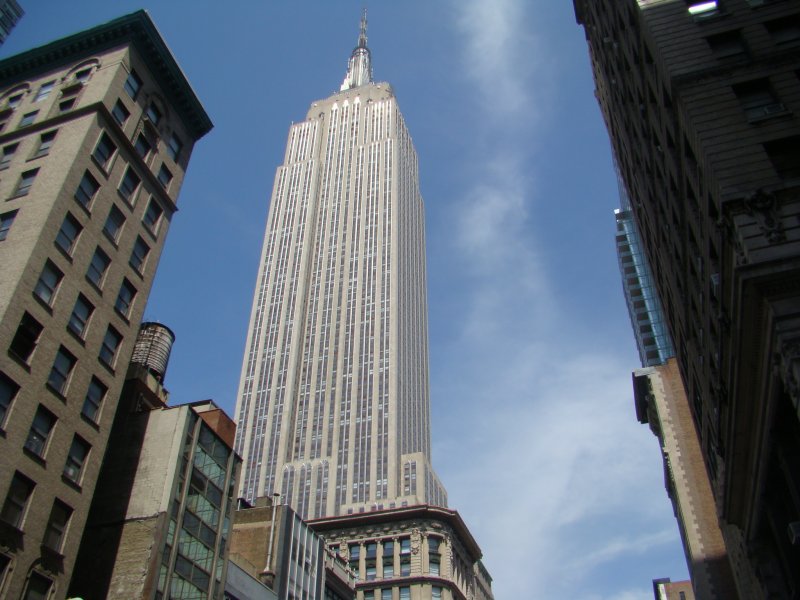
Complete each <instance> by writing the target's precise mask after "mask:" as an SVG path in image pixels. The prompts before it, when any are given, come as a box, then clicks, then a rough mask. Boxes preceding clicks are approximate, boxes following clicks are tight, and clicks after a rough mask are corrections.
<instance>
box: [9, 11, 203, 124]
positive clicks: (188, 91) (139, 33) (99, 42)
mask: <svg viewBox="0 0 800 600" xmlns="http://www.w3.org/2000/svg"><path fill="white" fill-rule="evenodd" d="M123 42H130V43H131V44H132V45H133V46H135V47H136V49H137V51H138V52H139V53H140V54H141V55H142V57H143V58H144V59H145V62H146V63H147V66H148V67H149V69H150V71H151V72H152V74H153V76H154V77H155V79H156V81H158V83H159V85H160V86H161V88H162V91H163V92H164V95H165V96H166V97H167V99H168V100H169V102H170V104H171V105H172V106H173V107H174V108H175V110H176V111H177V112H178V114H180V116H181V118H182V120H183V121H184V123H185V124H186V127H187V129H188V130H189V131H190V132H191V133H192V134H193V135H194V136H195V139H200V138H201V137H203V136H204V135H205V134H206V133H208V132H209V131H210V130H211V128H212V127H213V126H214V124H213V123H212V122H211V119H210V117H209V116H208V114H207V113H206V111H205V109H204V108H203V105H202V104H201V103H200V100H199V99H198V97H197V94H195V92H194V90H193V89H192V86H191V84H190V83H189V80H188V79H187V78H186V75H185V74H184V73H183V71H182V70H181V68H180V66H178V63H177V62H176V60H175V57H174V56H173V54H172V52H171V51H170V49H169V48H168V47H167V44H166V42H165V41H164V38H163V37H162V36H161V34H160V33H159V31H158V29H157V28H156V25H155V23H153V20H152V19H151V18H150V15H149V14H148V13H147V11H145V10H139V11H136V12H134V13H131V14H129V15H125V16H123V17H119V18H117V19H114V20H113V21H109V22H107V23H103V24H102V25H98V26H96V27H92V28H91V29H86V30H84V31H81V32H78V33H75V34H72V35H69V36H67V37H64V38H61V39H58V40H56V41H54V42H50V43H49V44H45V45H44V46H39V47H38V48H33V49H31V50H27V51H25V52H21V53H20V54H16V55H14V56H10V57H8V58H5V59H3V60H0V82H1V83H0V85H3V86H5V85H8V84H10V83H13V82H14V81H15V80H19V79H22V78H24V77H28V76H30V74H31V73H36V72H40V71H44V70H45V69H48V68H51V67H53V66H54V65H59V64H63V63H66V62H69V61H70V60H73V59H74V58H75V57H76V56H85V55H87V54H91V53H92V52H95V51H97V52H99V51H102V50H105V49H108V48H113V47H115V46H118V45H120V44H121V43H123Z"/></svg>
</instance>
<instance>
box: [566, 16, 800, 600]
mask: <svg viewBox="0 0 800 600" xmlns="http://www.w3.org/2000/svg"><path fill="white" fill-rule="evenodd" d="M574 6H575V13H576V17H577V20H578V22H579V23H580V24H582V25H583V26H584V29H585V33H586V38H587V41H588V45H589V52H590V56H591V61H592V68H593V71H594V77H595V83H596V95H597V98H598V101H599V103H600V108H601V111H602V113H603V116H604V119H605V122H606V126H607V128H608V131H609V135H610V137H611V143H612V147H613V151H614V154H615V158H616V161H617V164H618V166H619V171H620V174H621V177H622V180H623V181H624V184H625V188H626V190H627V192H628V194H629V196H630V198H631V201H632V207H631V208H632V213H633V216H634V218H635V220H636V225H637V227H638V231H639V235H640V238H641V241H642V245H643V247H644V252H645V255H646V256H647V259H648V261H649V263H650V266H651V267H652V271H653V277H654V279H655V283H656V288H657V290H658V294H659V297H660V300H661V304H662V306H663V309H664V314H665V319H666V322H667V325H668V329H669V333H670V335H671V337H672V340H673V343H674V347H675V356H676V359H677V364H678V368H679V371H680V375H681V378H682V381H683V384H684V387H685V390H686V394H687V397H688V398H689V404H690V407H691V408H690V410H691V414H692V418H693V419H694V423H695V426H696V428H697V432H698V435H699V439H700V448H701V451H702V455H703V460H704V464H705V468H706V471H707V475H708V477H709V479H710V483H711V489H712V490H713V494H714V499H715V504H716V510H717V513H718V516H719V522H720V526H721V529H722V533H723V538H724V541H725V545H726V547H727V551H728V555H729V557H730V561H731V567H732V571H733V574H734V577H735V579H736V585H737V588H738V593H739V596H740V597H741V598H748V599H756V600H758V599H761V598H793V597H797V596H798V594H800V569H798V565H800V385H798V382H799V381H800V352H798V350H797V349H798V347H800V297H799V296H800V219H799V218H798V216H799V215H800V194H798V190H799V189H800V119H798V117H797V115H798V114H800V79H798V72H799V70H800V11H799V10H798V7H797V3H794V2H782V1H770V0H711V1H706V0H703V1H700V0H638V1H637V0H613V1H612V0H574Z"/></svg>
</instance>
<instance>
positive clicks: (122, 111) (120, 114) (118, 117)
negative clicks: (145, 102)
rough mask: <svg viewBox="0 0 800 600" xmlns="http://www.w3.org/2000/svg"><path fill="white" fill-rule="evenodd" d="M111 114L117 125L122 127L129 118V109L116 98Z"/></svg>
mask: <svg viewBox="0 0 800 600" xmlns="http://www.w3.org/2000/svg"><path fill="white" fill-rule="evenodd" d="M111 116H112V117H114V120H115V121H116V122H117V125H119V126H120V127H124V126H125V123H127V122H128V119H130V118H131V111H129V110H128V107H127V106H125V104H124V103H123V102H122V100H121V99H119V98H117V101H116V103H115V104H114V107H113V108H112V109H111Z"/></svg>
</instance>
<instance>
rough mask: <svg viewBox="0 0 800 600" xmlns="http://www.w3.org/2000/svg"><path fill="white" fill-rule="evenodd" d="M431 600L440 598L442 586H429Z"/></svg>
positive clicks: (439, 599) (440, 599)
mask: <svg viewBox="0 0 800 600" xmlns="http://www.w3.org/2000/svg"><path fill="white" fill-rule="evenodd" d="M431 600H442V588H440V587H438V586H435V585H434V586H433V587H431Z"/></svg>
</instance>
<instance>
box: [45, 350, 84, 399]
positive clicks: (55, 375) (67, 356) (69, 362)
mask: <svg viewBox="0 0 800 600" xmlns="http://www.w3.org/2000/svg"><path fill="white" fill-rule="evenodd" d="M77 362H78V359H77V358H75V357H74V356H72V354H71V353H70V352H69V351H68V350H67V349H66V348H64V346H61V347H60V348H59V349H58V353H56V359H55V360H54V361H53V368H52V369H50V375H49V376H48V377H47V385H49V386H50V387H51V388H53V389H54V390H55V391H56V392H58V393H59V394H61V395H62V396H63V395H64V394H65V393H66V391H67V385H68V384H69V376H70V374H71V373H72V369H74V368H75V363H77Z"/></svg>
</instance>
